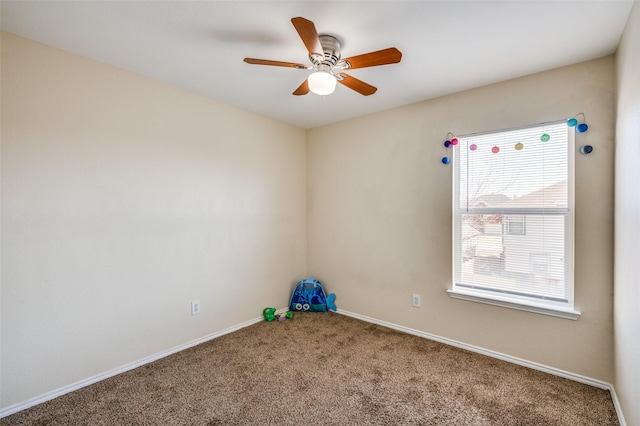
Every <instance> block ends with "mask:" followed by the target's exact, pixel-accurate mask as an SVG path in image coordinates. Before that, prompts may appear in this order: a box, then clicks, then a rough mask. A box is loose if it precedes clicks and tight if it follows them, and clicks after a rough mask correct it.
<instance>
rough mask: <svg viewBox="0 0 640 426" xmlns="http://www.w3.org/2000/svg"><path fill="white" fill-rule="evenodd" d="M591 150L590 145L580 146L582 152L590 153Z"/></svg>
mask: <svg viewBox="0 0 640 426" xmlns="http://www.w3.org/2000/svg"><path fill="white" fill-rule="evenodd" d="M592 151H593V147H592V146H591V145H585V146H583V147H582V148H580V152H581V153H583V154H591V152H592Z"/></svg>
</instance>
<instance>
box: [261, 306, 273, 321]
mask: <svg viewBox="0 0 640 426" xmlns="http://www.w3.org/2000/svg"><path fill="white" fill-rule="evenodd" d="M262 315H263V316H264V319H265V320H266V321H269V322H271V321H273V320H274V319H276V308H264V309H263V311H262Z"/></svg>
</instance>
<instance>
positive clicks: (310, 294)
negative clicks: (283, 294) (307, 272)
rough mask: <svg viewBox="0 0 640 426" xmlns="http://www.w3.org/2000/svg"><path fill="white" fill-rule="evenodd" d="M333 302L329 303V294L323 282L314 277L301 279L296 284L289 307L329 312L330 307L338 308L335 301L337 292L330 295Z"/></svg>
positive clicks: (297, 309) (332, 308) (294, 309)
mask: <svg viewBox="0 0 640 426" xmlns="http://www.w3.org/2000/svg"><path fill="white" fill-rule="evenodd" d="M329 297H330V298H331V304H330V305H328V303H327V296H326V294H325V292H324V289H323V287H322V283H321V282H320V281H318V280H316V279H315V278H313V277H309V278H307V279H306V280H300V281H298V283H297V284H296V287H295V289H294V290H293V294H292V295H291V300H290V301H289V309H291V310H292V311H309V312H327V306H329V309H331V310H333V311H335V310H337V308H336V305H335V303H333V300H335V297H336V296H335V294H334V295H333V296H331V295H329Z"/></svg>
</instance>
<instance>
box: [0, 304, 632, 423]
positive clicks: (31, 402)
mask: <svg viewBox="0 0 640 426" xmlns="http://www.w3.org/2000/svg"><path fill="white" fill-rule="evenodd" d="M287 310H288V308H281V309H278V310H277V313H282V312H285V311H287ZM337 313H339V314H341V315H345V316H348V317H352V318H356V319H359V320H362V321H365V322H369V323H372V324H378V325H380V326H383V327H387V328H391V329H394V330H398V331H401V332H404V333H408V334H412V335H414V336H418V337H423V338H425V339H430V340H434V341H436V342H440V343H444V344H445V345H449V346H455V347H458V348H461V349H465V350H468V351H470V352H475V353H479V354H482V355H487V356H490V357H492V358H497V359H501V360H503V361H507V362H511V363H513V364H518V365H522V366H524V367H529V368H532V369H534V370H538V371H542V372H545V373H549V374H553V375H555V376H560V377H564V378H565V379H569V380H573V381H576V382H580V383H584V384H587V385H590V386H594V387H597V388H600V389H606V390H608V391H609V393H610V394H611V399H612V400H613V405H614V407H615V409H616V413H617V415H618V420H619V422H620V426H626V422H625V420H624V416H623V414H622V408H621V406H620V401H619V400H618V396H617V394H616V392H615V389H614V387H613V385H611V384H610V383H606V382H602V381H600V380H595V379H592V378H589V377H585V376H581V375H579V374H574V373H571V372H568V371H564V370H560V369H558V368H554V367H549V366H546V365H542V364H538V363H535V362H531V361H527V360H524V359H521V358H516V357H512V356H510V355H505V354H502V353H500V352H495V351H491V350H488V349H483V348H480V347H478V346H473V345H468V344H466V343H461V342H458V341H456V340H452V339H447V338H446V337H441V336H437V335H435V334H430V333H426V332H424V331H419V330H415V329H412V328H409V327H404V326H401V325H397V324H393V323H390V322H386V321H382V320H378V319H375V318H371V317H368V316H365V315H360V314H356V313H354V312H349V311H345V310H343V309H340V310H338V311H337ZM263 320H264V318H263V317H259V318H254V319H251V320H249V321H245V322H243V323H241V324H238V325H235V326H232V327H229V328H225V329H224V330H221V331H218V332H215V333H212V334H209V335H206V336H204V337H201V338H199V339H196V340H192V341H190V342H187V343H185V344H182V345H179V346H176V347H174V348H171V349H168V350H166V351H163V352H159V353H156V354H154V355H151V356H149V357H146V358H143V359H140V360H138V361H135V362H132V363H129V364H125V365H123V366H121V367H118V368H115V369H113V370H109V371H107V372H104V373H102V374H97V375H95V376H92V377H89V378H87V379H84V380H80V381H78V382H75V383H73V384H70V385H68V386H64V387H62V388H59V389H56V390H53V391H51V392H47V393H45V394H42V395H40V396H37V397H35V398H31V399H28V400H26V401H23V402H20V403H18V404H14V405H10V406H8V407H6V408H4V409H0V418H3V417H6V416H9V415H11V414H14V413H17V412H19V411H22V410H26V409H27V408H30V407H33V406H35V405H38V404H42V403H43V402H46V401H50V400H52V399H54V398H57V397H59V396H62V395H64V394H67V393H69V392H73V391H75V390H78V389H81V388H83V387H86V386H89V385H92V384H94V383H97V382H99V381H101V380H104V379H108V378H109V377H113V376H116V375H118V374H121V373H124V372H126V371H129V370H133V369H134V368H138V367H141V366H143V365H145V364H149V363H151V362H153V361H157V360H159V359H161V358H164V357H167V356H169V355H173V354H175V353H177V352H180V351H183V350H185V349H188V348H191V347H193V346H196V345H199V344H201V343H205V342H208V341H209V340H213V339H215V338H217V337H220V336H224V335H225V334H229V333H233V332H234V331H237V330H240V329H242V328H245V327H248V326H250V325H253V324H256V323H258V322H260V321H263Z"/></svg>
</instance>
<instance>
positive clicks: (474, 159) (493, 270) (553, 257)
mask: <svg viewBox="0 0 640 426" xmlns="http://www.w3.org/2000/svg"><path fill="white" fill-rule="evenodd" d="M572 145H573V129H572V128H569V127H567V125H566V124H565V123H564V122H562V123H552V124H543V125H539V126H533V127H528V128H524V129H517V130H508V131H499V132H493V133H486V134H480V135H472V136H468V137H459V143H458V145H457V146H456V147H455V161H454V168H455V172H454V176H455V183H454V289H453V290H454V291H455V290H464V291H466V292H472V293H477V294H478V295H483V296H489V297H491V296H492V295H493V296H496V295H499V296H500V297H501V298H507V299H512V300H513V301H516V302H517V301H523V300H524V301H535V302H536V303H543V304H560V305H565V306H568V307H570V308H572V307H573V282H572V281H573V280H572V267H573V262H572V259H573V242H572V241H573V219H572V216H573V214H572V208H573V206H572V199H573V189H572V188H573V179H572V173H573V170H572Z"/></svg>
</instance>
